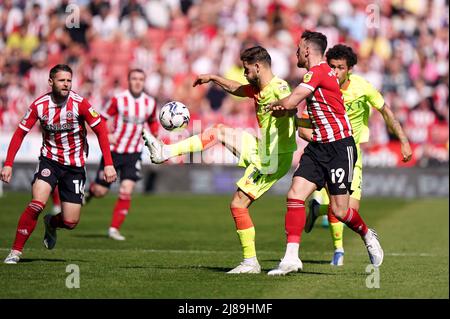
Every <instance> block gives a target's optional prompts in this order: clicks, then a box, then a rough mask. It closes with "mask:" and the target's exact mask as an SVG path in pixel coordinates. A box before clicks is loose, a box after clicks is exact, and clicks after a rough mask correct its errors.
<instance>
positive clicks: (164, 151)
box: [142, 124, 239, 164]
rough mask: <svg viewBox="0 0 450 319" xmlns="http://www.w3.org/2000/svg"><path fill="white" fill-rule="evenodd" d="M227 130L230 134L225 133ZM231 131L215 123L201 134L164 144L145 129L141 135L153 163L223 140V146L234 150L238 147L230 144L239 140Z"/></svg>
mask: <svg viewBox="0 0 450 319" xmlns="http://www.w3.org/2000/svg"><path fill="white" fill-rule="evenodd" d="M227 130H228V132H229V133H231V134H229V133H225V131H227ZM233 132H234V130H233V129H232V128H230V127H227V126H225V125H223V124H216V125H214V126H212V127H210V128H208V129H206V130H205V131H203V132H202V133H201V134H197V135H193V136H191V137H189V138H187V139H185V140H182V141H180V142H178V143H174V144H164V143H163V142H161V141H160V140H158V139H157V138H155V137H154V136H153V135H152V134H150V133H149V132H148V131H147V130H143V131H142V137H143V139H144V141H145V145H146V146H147V148H148V150H149V151H150V159H151V160H152V162H153V163H155V164H160V163H163V162H165V161H167V160H168V159H169V158H172V157H175V156H178V155H182V154H187V153H194V152H200V151H203V150H206V149H208V148H210V147H212V146H214V145H216V144H217V143H219V142H224V143H225V146H226V147H227V148H229V149H231V150H232V151H233V152H234V151H235V150H236V149H238V148H239V147H238V146H237V145H232V144H233V143H235V144H238V142H239V141H238V140H237V138H236V136H235V133H233ZM227 134H228V135H229V136H228V138H227V137H226V136H225V135H227Z"/></svg>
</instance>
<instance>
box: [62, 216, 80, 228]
mask: <svg viewBox="0 0 450 319" xmlns="http://www.w3.org/2000/svg"><path fill="white" fill-rule="evenodd" d="M63 223H64V228H66V229H69V230H72V229H74V228H75V227H77V225H78V220H74V219H65V220H64V222H63Z"/></svg>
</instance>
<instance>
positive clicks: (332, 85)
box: [300, 61, 352, 143]
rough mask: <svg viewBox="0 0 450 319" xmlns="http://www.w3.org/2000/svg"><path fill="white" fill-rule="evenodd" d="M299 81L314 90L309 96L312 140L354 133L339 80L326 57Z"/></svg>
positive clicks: (337, 138) (334, 137)
mask: <svg viewBox="0 0 450 319" xmlns="http://www.w3.org/2000/svg"><path fill="white" fill-rule="evenodd" d="M300 85H301V86H303V87H305V88H307V89H309V90H311V91H313V94H311V95H309V96H308V98H307V99H306V104H307V109H308V114H309V118H310V119H311V122H312V127H313V135H312V139H313V141H316V142H320V143H329V142H333V141H337V140H340V139H343V138H346V137H349V136H351V135H352V127H351V125H350V121H349V119H348V116H347V113H346V112H345V107H344V98H343V96H342V93H341V90H340V88H339V80H338V78H337V77H336V75H335V74H334V72H333V70H332V69H331V68H330V66H329V65H328V64H327V63H326V62H325V61H322V62H320V63H319V64H318V65H315V66H313V67H312V68H311V69H309V72H308V73H306V74H305V75H304V76H303V82H302V83H300Z"/></svg>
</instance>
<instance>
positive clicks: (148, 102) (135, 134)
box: [102, 90, 159, 154]
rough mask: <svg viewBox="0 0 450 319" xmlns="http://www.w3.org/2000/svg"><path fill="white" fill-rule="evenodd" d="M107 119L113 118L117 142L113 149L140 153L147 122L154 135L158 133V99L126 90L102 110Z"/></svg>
mask: <svg viewBox="0 0 450 319" xmlns="http://www.w3.org/2000/svg"><path fill="white" fill-rule="evenodd" d="M102 116H103V117H105V118H106V119H113V121H114V122H113V132H111V133H112V134H113V135H114V137H115V139H116V143H115V144H114V145H111V151H112V152H116V153H121V154H122V153H140V152H141V151H142V148H143V146H144V142H143V140H142V130H143V129H144V125H145V123H146V122H147V123H148V125H149V127H150V130H151V132H152V134H153V135H155V136H156V135H157V133H158V129H159V125H158V120H157V118H156V101H155V99H154V98H153V97H151V96H149V95H147V94H146V93H142V94H141V95H140V96H139V97H138V98H135V97H133V95H132V94H131V93H130V91H129V90H125V91H123V92H121V93H119V94H117V95H116V96H114V97H113V98H112V99H111V102H110V103H109V105H108V106H107V108H106V109H105V110H104V111H103V112H102Z"/></svg>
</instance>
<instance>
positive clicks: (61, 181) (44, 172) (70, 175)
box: [31, 156, 86, 204]
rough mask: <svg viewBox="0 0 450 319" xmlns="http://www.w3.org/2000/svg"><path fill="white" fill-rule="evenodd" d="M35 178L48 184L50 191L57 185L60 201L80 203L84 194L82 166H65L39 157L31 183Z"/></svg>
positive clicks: (84, 173)
mask: <svg viewBox="0 0 450 319" xmlns="http://www.w3.org/2000/svg"><path fill="white" fill-rule="evenodd" d="M36 179H40V180H43V181H45V182H47V183H48V184H50V186H51V187H52V191H53V190H54V189H55V187H56V185H58V189H59V195H60V197H61V201H62V202H68V203H75V204H81V203H82V201H83V196H84V184H85V182H86V170H85V169H84V167H76V166H67V165H63V164H60V163H58V162H56V161H53V160H51V159H48V158H46V157H43V156H40V157H39V165H38V168H37V170H36V172H35V174H34V178H33V181H32V182H31V185H33V184H34V182H35V181H36Z"/></svg>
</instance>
